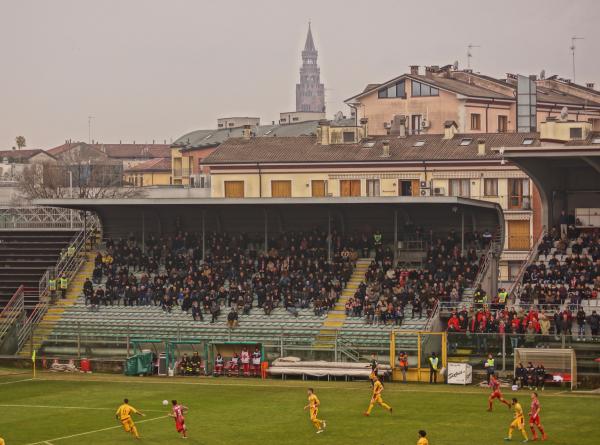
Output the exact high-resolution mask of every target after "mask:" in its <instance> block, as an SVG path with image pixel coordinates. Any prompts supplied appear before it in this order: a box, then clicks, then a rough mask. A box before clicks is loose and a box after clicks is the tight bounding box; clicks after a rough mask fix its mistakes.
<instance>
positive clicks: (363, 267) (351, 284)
mask: <svg viewBox="0 0 600 445" xmlns="http://www.w3.org/2000/svg"><path fill="white" fill-rule="evenodd" d="M369 264H371V259H370V258H360V259H358V260H357V262H356V267H355V268H354V271H353V272H352V276H351V277H350V280H348V283H347V284H346V288H345V289H344V290H343V291H342V294H341V296H340V298H339V300H338V302H337V303H336V305H335V306H334V309H333V310H331V311H329V312H328V314H327V318H326V319H325V321H324V322H323V329H322V330H321V331H320V332H319V335H317V337H316V338H315V343H314V346H315V347H317V348H323V349H327V348H330V349H331V348H333V345H332V343H331V340H330V335H328V328H334V329H338V328H341V327H343V326H344V321H345V320H346V303H347V302H348V300H349V299H350V298H351V297H353V296H354V294H355V292H356V290H357V289H358V286H359V285H360V284H361V283H362V282H363V281H364V279H365V274H366V273H367V270H368V269H369Z"/></svg>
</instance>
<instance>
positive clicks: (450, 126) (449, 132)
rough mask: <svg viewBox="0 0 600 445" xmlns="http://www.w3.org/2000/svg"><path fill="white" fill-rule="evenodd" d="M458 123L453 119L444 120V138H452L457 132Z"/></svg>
mask: <svg viewBox="0 0 600 445" xmlns="http://www.w3.org/2000/svg"><path fill="white" fill-rule="evenodd" d="M457 130H458V125H456V122H454V121H446V122H444V139H452V138H453V137H454V135H455V134H456V133H457Z"/></svg>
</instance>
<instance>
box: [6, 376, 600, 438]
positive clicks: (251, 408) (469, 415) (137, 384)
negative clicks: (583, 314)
mask: <svg viewBox="0 0 600 445" xmlns="http://www.w3.org/2000/svg"><path fill="white" fill-rule="evenodd" d="M25 377H27V376H23V375H21V376H15V375H5V376H0V395H1V398H0V436H2V437H4V439H5V440H6V443H7V445H27V444H32V443H36V442H40V443H42V444H43V443H44V441H47V442H46V445H47V444H48V443H49V444H51V445H75V444H82V443H83V444H86V445H92V444H101V445H112V444H127V443H134V442H135V441H134V440H133V438H132V437H130V436H129V435H127V434H126V433H125V432H123V431H122V430H121V429H120V428H118V426H119V424H118V423H117V422H116V420H115V419H114V411H115V409H116V407H117V406H118V405H119V403H120V402H121V400H122V399H123V398H124V397H128V398H129V399H130V401H131V403H132V405H134V406H135V407H137V408H139V409H140V410H142V411H145V412H146V414H147V415H146V417H145V418H136V420H137V425H138V428H139V431H140V434H141V435H142V439H143V440H142V441H141V443H148V444H172V443H180V442H181V440H180V439H179V438H178V436H177V433H176V432H175V428H174V425H173V423H174V422H173V420H172V419H169V418H160V417H162V416H164V415H165V414H167V409H165V408H164V407H163V406H162V404H161V402H162V400H164V399H168V400H171V399H173V398H175V399H178V400H179V401H180V402H182V403H183V404H185V405H187V406H188V407H189V408H190V411H189V413H188V415H187V418H186V423H187V425H188V429H189V436H190V439H189V440H188V441H187V443H189V444H207V445H208V444H210V445H219V444H236V445H238V444H244V445H245V444H248V445H254V444H261V445H262V444H282V445H285V444H289V445H292V444H294V445H295V444H307V443H315V444H323V445H324V444H355V445H362V444H365V445H380V444H386V445H388V444H389V445H392V444H394V445H402V444H415V443H416V441H417V435H416V432H417V431H418V430H419V429H425V430H427V432H428V436H429V439H430V443H431V444H432V445H438V444H494V443H497V444H501V443H503V438H504V436H505V435H506V429H507V427H508V424H509V423H510V421H511V418H512V415H511V413H510V412H509V411H508V410H507V409H506V407H504V406H501V405H496V406H495V410H494V412H493V413H488V412H486V408H487V405H486V403H487V395H488V391H487V390H485V389H480V388H476V387H467V388H463V387H455V386H452V387H449V386H446V385H438V386H435V387H432V386H429V385H401V384H392V383H388V384H386V388H385V391H384V400H386V401H387V402H388V403H390V404H391V405H392V406H393V407H394V414H393V415H390V414H389V413H387V412H385V411H383V410H381V409H380V408H379V407H375V409H374V410H373V413H372V415H371V417H369V418H367V417H363V415H362V413H363V412H364V410H365V408H366V407H367V404H368V402H369V397H370V388H371V387H370V384H369V383H368V382H354V383H342V382H300V381H286V382H282V381H280V380H266V381H259V380H242V379H227V378H220V379H213V378H174V379H173V378H172V379H166V378H164V379H159V378H127V377H122V376H116V375H110V376H109V375H96V374H94V375H55V374H43V375H42V376H40V378H38V379H37V380H33V381H31V380H29V381H19V380H21V379H23V378H25ZM309 385H310V386H313V387H314V388H315V391H316V393H317V395H318V396H319V398H320V399H321V404H322V406H321V411H320V413H319V416H320V417H321V418H324V419H326V420H327V422H328V429H327V431H326V432H325V433H324V434H320V435H316V434H315V431H314V429H313V427H312V425H311V424H310V422H309V419H308V413H307V412H305V411H303V406H304V405H305V403H306V390H305V389H306V387H308V386H309ZM505 393H506V395H507V396H512V395H513V393H512V392H511V391H505ZM516 396H517V397H519V398H520V399H521V401H522V402H523V405H524V407H527V408H528V406H529V394H528V392H527V391H520V392H518V393H517V394H516ZM541 402H542V421H543V423H544V425H545V426H546V429H547V431H548V434H549V436H550V440H548V441H547V442H546V443H548V444H575V443H577V444H578V445H585V444H597V443H598V437H599V434H600V423H599V422H598V413H599V412H600V397H598V396H591V395H589V396H588V395H577V394H570V393H565V392H560V393H559V392H557V391H546V392H544V393H542V394H541ZM9 405H15V406H9ZM17 405H19V406H17ZM61 407H70V408H61ZM153 419H156V420H153ZM142 420H144V421H145V422H143V423H142V422H141V421H142ZM111 427H117V428H114V429H107V430H105V431H98V432H92V433H89V434H85V435H80V436H77V437H73V438H64V439H59V438H61V437H64V436H70V435H74V434H80V433H86V432H90V431H94V430H101V429H105V428H111ZM519 437H520V436H519V435H518V434H517V433H516V434H515V436H514V438H515V439H518V438H519ZM515 443H516V440H515Z"/></svg>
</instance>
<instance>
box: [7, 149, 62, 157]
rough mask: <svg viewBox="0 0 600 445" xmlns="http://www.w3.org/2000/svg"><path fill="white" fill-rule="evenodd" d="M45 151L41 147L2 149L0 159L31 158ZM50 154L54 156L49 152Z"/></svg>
mask: <svg viewBox="0 0 600 445" xmlns="http://www.w3.org/2000/svg"><path fill="white" fill-rule="evenodd" d="M40 153H45V152H44V150H40V149H39V148H36V149H31V150H0V160H2V159H4V158H9V159H30V158H32V157H33V156H35V155H37V154H40ZM46 154H48V155H49V156H52V155H51V154H49V153H46Z"/></svg>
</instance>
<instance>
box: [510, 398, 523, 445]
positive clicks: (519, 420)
mask: <svg viewBox="0 0 600 445" xmlns="http://www.w3.org/2000/svg"><path fill="white" fill-rule="evenodd" d="M511 405H512V407H513V410H514V412H515V418H514V420H513V421H512V423H511V424H510V426H509V427H508V436H507V437H505V438H504V440H512V433H513V430H514V429H515V428H517V429H519V430H520V431H521V434H522V435H523V442H529V438H528V437H527V431H525V417H524V416H523V407H521V404H520V403H519V401H518V400H517V399H515V398H513V399H512V404H511Z"/></svg>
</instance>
